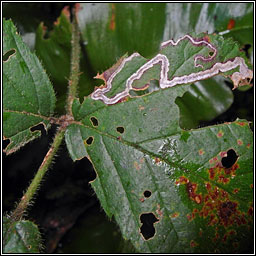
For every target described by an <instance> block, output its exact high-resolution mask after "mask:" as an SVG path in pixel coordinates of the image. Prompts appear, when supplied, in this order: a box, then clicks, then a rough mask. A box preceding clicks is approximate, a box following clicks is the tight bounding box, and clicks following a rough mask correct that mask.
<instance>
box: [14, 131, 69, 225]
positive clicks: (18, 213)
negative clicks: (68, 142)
mask: <svg viewBox="0 0 256 256" xmlns="http://www.w3.org/2000/svg"><path fill="white" fill-rule="evenodd" d="M64 132H65V129H62V128H61V129H59V130H58V132H57V133H56V135H55V137H54V140H53V143H52V145H51V147H50V149H49V151H48V152H47V154H46V156H45V158H44V160H43V162H42V164H41V166H40V167H39V169H38V171H37V173H36V176H35V177H34V179H33V180H32V182H31V184H30V185H29V187H28V189H27V191H26V193H25V194H24V196H23V197H22V198H21V200H20V202H19V204H18V206H17V207H16V209H15V210H14V211H13V212H12V214H11V217H10V218H11V220H12V221H17V220H20V219H21V218H22V216H23V215H24V213H25V211H26V209H27V207H28V205H29V204H30V202H31V200H32V198H33V196H34V195H35V193H36V191H37V189H38V188H39V186H40V183H41V181H42V179H43V177H44V175H45V173H46V171H47V170H48V168H49V166H50V164H51V163H52V160H53V158H54V156H55V154H56V153H57V151H58V149H59V146H60V144H61V142H62V139H63V137H64Z"/></svg>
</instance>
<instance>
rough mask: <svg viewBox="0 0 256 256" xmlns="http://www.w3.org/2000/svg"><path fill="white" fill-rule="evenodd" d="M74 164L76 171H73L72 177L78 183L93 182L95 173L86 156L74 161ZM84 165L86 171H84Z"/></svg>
mask: <svg viewBox="0 0 256 256" xmlns="http://www.w3.org/2000/svg"><path fill="white" fill-rule="evenodd" d="M74 164H75V169H76V171H75V172H73V174H72V179H74V180H77V181H78V182H79V183H81V182H85V183H88V182H93V181H94V180H95V179H96V177H97V173H96V171H95V170H94V168H93V165H92V163H91V162H90V161H89V160H88V158H87V157H84V158H83V159H81V160H79V161H76V162H75V163H74ZM85 166H86V171H84V168H85Z"/></svg>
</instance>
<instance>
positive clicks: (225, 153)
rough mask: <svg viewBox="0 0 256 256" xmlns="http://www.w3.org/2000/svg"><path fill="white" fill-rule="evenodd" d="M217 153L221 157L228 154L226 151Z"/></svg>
mask: <svg viewBox="0 0 256 256" xmlns="http://www.w3.org/2000/svg"><path fill="white" fill-rule="evenodd" d="M219 155H220V157H221V158H223V157H227V156H228V154H227V151H222V152H220V154H219Z"/></svg>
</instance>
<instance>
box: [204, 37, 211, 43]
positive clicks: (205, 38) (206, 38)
mask: <svg viewBox="0 0 256 256" xmlns="http://www.w3.org/2000/svg"><path fill="white" fill-rule="evenodd" d="M203 39H204V40H205V41H207V42H208V43H210V37H209V36H208V35H205V36H204V38H203Z"/></svg>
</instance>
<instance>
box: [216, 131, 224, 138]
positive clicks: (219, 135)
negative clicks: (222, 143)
mask: <svg viewBox="0 0 256 256" xmlns="http://www.w3.org/2000/svg"><path fill="white" fill-rule="evenodd" d="M223 135H224V132H223V131H221V130H220V131H219V132H218V133H217V137H218V138H221V137H222V136H223Z"/></svg>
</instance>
